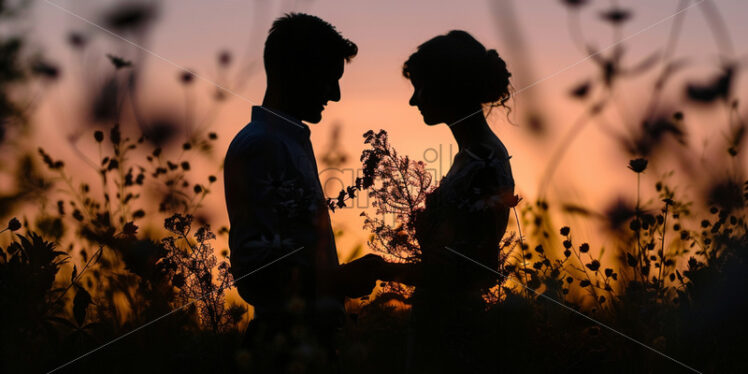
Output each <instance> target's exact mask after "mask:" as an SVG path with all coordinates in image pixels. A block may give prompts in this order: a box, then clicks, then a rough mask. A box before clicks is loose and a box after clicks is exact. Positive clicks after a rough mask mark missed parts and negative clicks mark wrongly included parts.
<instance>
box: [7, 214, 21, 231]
mask: <svg viewBox="0 0 748 374" xmlns="http://www.w3.org/2000/svg"><path fill="white" fill-rule="evenodd" d="M20 228H21V222H20V221H18V218H16V217H13V218H11V219H10V221H9V222H8V230H10V231H16V230H18V229H20Z"/></svg>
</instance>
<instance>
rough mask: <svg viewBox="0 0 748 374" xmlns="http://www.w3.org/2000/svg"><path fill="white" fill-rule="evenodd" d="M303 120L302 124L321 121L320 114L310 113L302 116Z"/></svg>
mask: <svg viewBox="0 0 748 374" xmlns="http://www.w3.org/2000/svg"><path fill="white" fill-rule="evenodd" d="M303 119H304V122H309V123H319V122H320V121H322V112H318V113H310V114H308V115H306V116H304V118H303Z"/></svg>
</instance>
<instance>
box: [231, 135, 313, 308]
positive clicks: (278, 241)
mask: <svg viewBox="0 0 748 374" xmlns="http://www.w3.org/2000/svg"><path fill="white" fill-rule="evenodd" d="M224 180H225V188H226V204H227V207H228V211H229V220H230V223H231V230H230V233H229V247H230V249H231V264H232V274H233V275H234V279H235V280H237V282H236V286H237V288H238V290H239V294H240V295H241V297H242V298H243V299H244V300H245V301H247V302H249V303H250V304H252V305H254V306H256V307H257V306H264V307H283V306H284V305H285V302H286V301H288V300H289V299H290V298H292V297H294V296H298V297H305V296H307V295H308V294H309V293H310V292H313V287H314V285H313V284H311V283H313V279H314V275H313V271H314V264H313V259H312V258H311V257H310V256H313V254H314V248H313V245H314V243H315V235H316V233H315V222H314V217H315V214H316V211H317V209H318V208H317V204H315V203H314V201H313V198H312V196H313V195H312V194H311V191H309V188H308V186H304V184H303V181H304V179H303V178H302V176H301V174H300V172H299V171H298V170H297V169H296V168H295V166H294V164H293V162H292V155H289V152H288V150H287V148H286V147H285V145H284V144H283V143H282V142H281V141H280V140H278V139H275V138H272V137H258V138H256V139H251V140H250V141H247V142H246V143H245V145H244V146H242V147H241V148H240V149H239V150H238V151H237V152H234V153H233V154H231V151H230V154H229V155H228V156H227V157H226V162H225V164H224ZM284 256H285V257H284ZM282 257H283V258H282ZM281 258H282V259H281Z"/></svg>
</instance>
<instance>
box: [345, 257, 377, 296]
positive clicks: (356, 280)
mask: <svg viewBox="0 0 748 374" xmlns="http://www.w3.org/2000/svg"><path fill="white" fill-rule="evenodd" d="M385 264H386V262H385V261H384V259H383V258H382V257H380V256H377V255H375V254H371V253H370V254H368V255H366V256H364V257H361V258H358V259H355V260H353V261H351V262H349V263H347V264H343V265H341V266H340V268H339V269H338V274H337V275H338V276H337V284H338V285H339V286H338V289H339V290H340V291H341V292H342V293H343V295H345V296H348V297H362V296H366V295H368V294H370V293H371V291H372V290H373V289H374V287H375V286H376V283H377V279H383V271H384V265H385Z"/></svg>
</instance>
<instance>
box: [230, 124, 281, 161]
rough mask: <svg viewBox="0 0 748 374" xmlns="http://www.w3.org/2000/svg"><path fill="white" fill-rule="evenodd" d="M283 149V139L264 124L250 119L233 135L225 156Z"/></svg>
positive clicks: (265, 152) (264, 152) (263, 152)
mask: <svg viewBox="0 0 748 374" xmlns="http://www.w3.org/2000/svg"><path fill="white" fill-rule="evenodd" d="M283 149H284V146H283V141H282V139H281V138H280V137H279V136H278V134H276V133H275V132H273V131H269V129H268V128H267V126H266V124H264V123H262V122H259V121H252V122H249V123H248V124H247V125H245V126H244V127H243V128H242V129H241V130H240V131H239V132H238V133H237V134H236V136H234V139H233V140H232V141H231V144H230V145H229V149H228V151H227V152H226V157H227V158H229V157H234V156H240V155H242V156H247V155H251V154H267V153H268V152H274V151H280V150H283Z"/></svg>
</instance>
